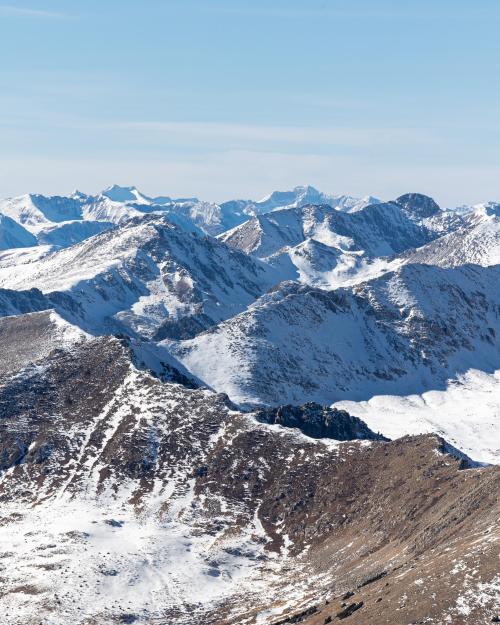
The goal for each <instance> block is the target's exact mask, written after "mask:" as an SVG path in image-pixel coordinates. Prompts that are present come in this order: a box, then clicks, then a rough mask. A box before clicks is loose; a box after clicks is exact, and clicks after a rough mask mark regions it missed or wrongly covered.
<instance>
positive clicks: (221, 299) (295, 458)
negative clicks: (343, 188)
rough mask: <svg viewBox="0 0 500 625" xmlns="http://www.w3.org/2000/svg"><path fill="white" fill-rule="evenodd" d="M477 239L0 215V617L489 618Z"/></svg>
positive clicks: (73, 211)
mask: <svg viewBox="0 0 500 625" xmlns="http://www.w3.org/2000/svg"><path fill="white" fill-rule="evenodd" d="M499 217H500V214H499V208H498V204H495V203H493V202H492V203H488V204H482V205H477V206H473V207H461V208H460V209H453V210H441V209H440V207H439V206H438V205H437V204H436V203H435V202H434V201H433V200H432V199H431V198H428V197H426V196H424V195H421V194H416V193H409V194H405V195H403V196H400V197H399V198H397V199H396V200H394V201H389V202H382V201H380V200H377V199H375V198H373V197H369V196H368V197H366V198H353V197H350V196H336V195H329V194H325V193H322V192H320V191H317V190H316V189H314V188H312V187H297V188H295V189H293V190H292V191H284V192H283V191H281V192H274V193H272V194H270V195H269V196H267V197H266V198H264V199H262V200H260V201H253V200H233V201H230V202H226V203H223V204H213V203H209V202H204V201H202V200H198V199H196V198H180V199H179V198H171V197H169V196H161V197H150V196H147V195H145V194H144V193H141V192H140V191H138V190H137V189H136V188H135V187H118V186H116V185H115V186H113V187H110V188H108V189H106V190H105V191H103V192H102V193H100V194H97V195H94V196H90V195H86V194H84V193H81V192H75V193H74V194H72V195H71V196H68V197H62V196H52V197H45V196H41V195H27V196H22V197H19V198H10V199H7V200H2V201H0V354H1V356H0V500H1V502H2V506H1V512H0V529H1V531H0V569H1V570H0V609H1V612H2V619H3V621H2V622H5V623H6V624H7V625H20V624H21V623H22V624H23V625H39V624H40V623H43V624H44V625H45V624H47V625H49V623H50V624H51V625H66V624H67V623H75V624H77V625H115V624H119V623H136V624H143V625H153V624H160V623H161V624H164V623H169V624H171V625H186V624H188V623H189V624H190V625H198V624H200V625H201V624H202V623H203V625H235V624H238V625H240V624H242V625H243V624H246V625H278V624H282V625H284V624H285V623H287V624H288V623H303V624H305V625H324V624H325V623H335V622H344V621H345V622H347V623H350V624H352V625H366V623H370V624H371V625H387V624H389V625H401V623H424V622H425V623H435V624H436V625H438V624H441V623H451V624H453V625H455V624H456V625H477V624H482V623H484V624H486V623H490V622H496V621H495V619H498V618H499V617H500V615H499V613H498V611H499V602H498V599H499V594H500V593H499V590H500V586H499V584H500V580H499V577H498V558H499V556H500V553H499V549H498V544H499V541H498V539H499V518H500V507H499V506H500V503H499V497H498V493H499V492H500V472H499V467H498V459H499V458H500V440H499V429H500V426H499V423H498V411H499V409H500V386H499V384H500V377H499V375H498V371H499V369H500V366H499V365H500V362H499V361H500V346H499V343H498V337H499V336H500V326H499V319H500V288H499V286H498V285H499V284H500V274H499V271H500V269H499V259H500V235H499V232H500V230H499V226H498V224H499Z"/></svg>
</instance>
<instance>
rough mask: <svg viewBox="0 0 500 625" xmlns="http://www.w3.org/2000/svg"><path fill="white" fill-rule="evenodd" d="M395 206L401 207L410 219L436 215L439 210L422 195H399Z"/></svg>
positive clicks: (437, 206)
mask: <svg viewBox="0 0 500 625" xmlns="http://www.w3.org/2000/svg"><path fill="white" fill-rule="evenodd" d="M396 204H399V205H400V206H402V207H403V208H404V209H405V211H406V212H407V213H409V214H410V215H411V216H412V217H418V218H420V219H424V218H425V217H432V216H433V215H437V214H438V213H439V211H440V210H441V209H440V208H439V205H438V204H436V202H435V201H434V200H433V199H432V198H431V197H429V196H428V195H423V194H422V193H405V194H404V195H400V196H399V197H398V198H397V199H396Z"/></svg>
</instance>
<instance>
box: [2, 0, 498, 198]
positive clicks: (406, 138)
mask: <svg viewBox="0 0 500 625" xmlns="http://www.w3.org/2000/svg"><path fill="white" fill-rule="evenodd" d="M499 26H500V2H498V1H497V0H478V1H477V2H475V3H472V2H470V0H468V1H465V0H453V1H452V0H434V1H432V2H431V1H429V0H420V1H419V2H417V1H413V0H405V1H403V0H397V1H396V0H381V1H377V0H369V1H363V0H349V1H341V0H319V1H316V0H286V1H281V0H267V1H265V0H253V1H252V2H250V0H247V1H241V0H232V1H230V0H213V1H212V0H205V1H202V0H197V1H191V0H162V1H160V0H141V1H139V0H137V1H131V0H119V1H118V0H100V1H97V0H85V1H82V2H80V1H77V0H71V1H70V0H58V1H56V0H26V2H24V0H23V1H17V0H10V2H9V3H6V4H3V3H2V2H1V0H0V55H1V59H2V62H1V64H0V196H2V197H4V196H7V195H16V194H21V193H25V192H28V191H29V192H43V193H67V192H70V191H72V190H73V189H75V188H79V189H81V190H82V191H87V192H95V191H97V190H99V189H101V188H103V187H104V186H107V185H109V184H111V183H118V184H135V185H137V186H138V187H139V188H141V189H142V190H144V192H146V193H149V194H160V193H163V194H169V195H179V196H181V195H182V196H186V195H193V194H196V195H198V196H199V197H202V198H204V199H208V200H215V201H221V200H224V199H228V198H233V197H250V198H258V197H260V196H262V195H264V194H265V193H267V192H269V191H271V190H273V189H277V188H280V189H285V188H289V187H291V186H294V185H296V184H313V185H315V186H317V187H319V188H321V189H322V190H324V191H328V192H333V193H351V194H353V195H365V194H372V195H377V196H379V197H382V198H386V199H389V198H392V197H395V196H397V195H398V194H400V193H403V192H406V191H421V192H425V193H428V194H431V195H433V196H434V197H435V198H436V199H437V201H438V202H440V203H441V204H442V205H445V206H448V205H453V204H459V203H464V202H479V201H485V200H489V199H497V200H500V150H499V145H500V115H499V113H500V79H499V77H500V37H499V36H498V32H499Z"/></svg>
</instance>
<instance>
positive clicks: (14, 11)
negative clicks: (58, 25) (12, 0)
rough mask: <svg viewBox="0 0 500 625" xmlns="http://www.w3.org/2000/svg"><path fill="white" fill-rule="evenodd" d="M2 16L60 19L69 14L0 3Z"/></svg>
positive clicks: (0, 14) (0, 15)
mask: <svg viewBox="0 0 500 625" xmlns="http://www.w3.org/2000/svg"><path fill="white" fill-rule="evenodd" d="M0 17H25V18H38V19H53V20H60V19H65V18H66V17H67V15H65V14H64V13H56V12H55V11H44V10H41V9H30V8H26V7H16V6H12V5H11V4H0Z"/></svg>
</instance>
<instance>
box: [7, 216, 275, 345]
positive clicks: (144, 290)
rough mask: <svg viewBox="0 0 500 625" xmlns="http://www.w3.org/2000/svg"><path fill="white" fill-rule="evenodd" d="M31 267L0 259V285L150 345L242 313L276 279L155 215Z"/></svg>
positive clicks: (91, 326) (27, 259) (257, 264)
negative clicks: (41, 296) (152, 340)
mask: <svg viewBox="0 0 500 625" xmlns="http://www.w3.org/2000/svg"><path fill="white" fill-rule="evenodd" d="M6 256H7V255H6ZM31 261H32V257H31V256H30V255H28V256H26V255H23V256H20V257H19V262H18V263H17V264H16V259H15V258H14V259H12V257H11V256H7V258H6V261H5V265H3V264H2V257H1V256H0V286H1V287H3V288H4V289H11V290H12V289H15V290H17V291H20V292H26V291H29V290H31V289H38V290H39V291H40V292H42V293H43V294H45V296H46V298H47V299H48V301H50V302H51V303H52V306H54V307H56V308H58V310H59V311H60V312H61V313H62V314H65V315H67V316H69V318H71V319H73V320H76V321H77V323H78V324H80V325H81V326H82V327H84V328H86V329H88V330H90V331H94V332H98V333H103V332H119V331H125V332H128V333H132V334H133V335H136V334H137V335H138V336H142V337H148V338H151V337H152V336H154V335H155V334H156V333H158V332H159V334H160V335H162V336H179V337H182V336H192V335H194V334H196V333H197V332H199V331H201V330H203V329H206V328H207V327H209V326H211V325H212V324H214V323H216V322H218V321H221V320H222V319H226V318H228V317H231V316H233V315H234V314H236V313H238V312H240V311H242V310H244V309H245V307H246V306H248V305H249V304H250V303H252V302H253V301H255V299H256V298H257V297H258V296H259V295H261V294H262V293H263V292H265V291H266V290H267V289H268V288H269V287H271V286H272V285H273V284H275V283H276V281H277V280H278V275H277V273H276V271H275V270H274V269H273V268H272V267H270V266H269V265H266V264H264V263H262V262H261V261H259V260H257V259H253V258H250V257H248V256H246V255H245V254H243V253H241V252H239V251H237V250H233V249H231V248H229V247H227V246H225V245H224V244H222V243H220V242H218V241H217V240H216V239H213V238H211V237H207V236H204V235H199V234H197V233H194V232H190V231H185V230H183V229H181V228H180V227H179V226H177V225H175V224H173V223H171V222H170V221H169V220H168V219H167V218H166V217H165V216H158V215H149V216H143V217H142V218H138V219H132V220H129V221H127V222H125V223H124V224H123V225H122V226H118V227H116V228H114V229H112V230H109V231H107V232H104V233H102V234H100V235H97V236H94V237H91V238H89V239H87V240H85V241H83V242H81V243H79V244H77V245H73V246H71V247H69V248H67V249H62V250H59V251H56V252H54V253H52V254H46V255H44V256H42V257H41V258H37V260H36V262H31ZM37 297H38V296H37ZM37 309H38V308H37ZM37 309H35V310H37Z"/></svg>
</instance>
